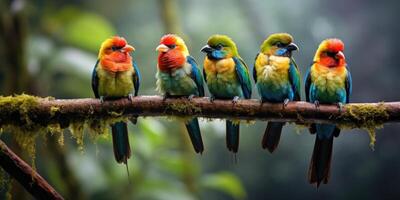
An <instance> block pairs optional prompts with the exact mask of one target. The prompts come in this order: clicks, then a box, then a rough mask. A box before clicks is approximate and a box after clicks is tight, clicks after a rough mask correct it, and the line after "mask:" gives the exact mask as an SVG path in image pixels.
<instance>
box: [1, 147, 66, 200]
mask: <svg viewBox="0 0 400 200" xmlns="http://www.w3.org/2000/svg"><path fill="white" fill-rule="evenodd" d="M0 166H1V167H2V168H3V169H4V170H5V171H6V172H7V173H8V174H10V175H11V176H12V177H13V178H14V179H15V180H17V181H18V182H19V183H20V184H21V185H22V186H23V187H24V188H25V189H26V190H27V191H28V192H29V193H31V194H32V196H34V197H35V198H36V199H63V197H62V196H61V195H60V194H58V193H57V191H56V190H54V188H53V187H51V186H50V185H49V184H48V183H47V181H46V180H44V178H42V177H41V176H40V175H39V174H38V173H37V172H36V171H35V170H33V169H32V168H31V167H30V166H29V165H28V164H26V163H25V162H24V161H23V160H22V159H21V158H19V157H18V156H17V155H16V154H15V153H14V152H12V151H11V150H10V149H9V148H8V147H7V145H6V144H5V143H4V142H3V141H1V140H0Z"/></svg>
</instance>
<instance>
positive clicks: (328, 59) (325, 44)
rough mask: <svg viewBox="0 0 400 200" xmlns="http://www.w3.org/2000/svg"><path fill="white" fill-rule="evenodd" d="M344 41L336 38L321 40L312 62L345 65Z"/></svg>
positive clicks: (335, 65)
mask: <svg viewBox="0 0 400 200" xmlns="http://www.w3.org/2000/svg"><path fill="white" fill-rule="evenodd" d="M343 51H344V43H343V42H342V41H341V40H340V39H337V38H330V39H326V40H324V41H322V42H321V44H320V45H319V47H318V49H317V52H316V53H315V56H314V62H316V63H320V64H322V65H324V66H327V67H338V66H344V65H346V58H345V56H344V54H343Z"/></svg>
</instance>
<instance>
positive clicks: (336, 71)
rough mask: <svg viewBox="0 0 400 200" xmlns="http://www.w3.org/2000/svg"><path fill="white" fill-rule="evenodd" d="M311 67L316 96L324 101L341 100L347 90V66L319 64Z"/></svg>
mask: <svg viewBox="0 0 400 200" xmlns="http://www.w3.org/2000/svg"><path fill="white" fill-rule="evenodd" d="M317 65H318V64H315V65H314V66H313V67H312V68H311V80H312V83H313V84H314V86H315V96H316V98H317V99H320V100H322V101H329V100H332V99H333V100H335V101H336V100H339V99H340V98H341V97H342V96H343V94H342V93H343V92H344V91H345V79H346V68H345V67H334V68H329V67H325V66H317Z"/></svg>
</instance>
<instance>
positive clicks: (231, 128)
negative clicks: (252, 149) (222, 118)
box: [226, 120, 240, 153]
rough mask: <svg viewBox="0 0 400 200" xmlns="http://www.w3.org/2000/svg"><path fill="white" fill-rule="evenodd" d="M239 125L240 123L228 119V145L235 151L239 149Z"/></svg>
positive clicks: (230, 149)
mask: <svg viewBox="0 0 400 200" xmlns="http://www.w3.org/2000/svg"><path fill="white" fill-rule="evenodd" d="M239 127H240V126H239V124H234V123H233V122H232V121H230V120H226V147H227V148H228V150H229V151H232V152H233V153H237V152H238V149H239Z"/></svg>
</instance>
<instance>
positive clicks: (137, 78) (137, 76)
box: [132, 61, 142, 96]
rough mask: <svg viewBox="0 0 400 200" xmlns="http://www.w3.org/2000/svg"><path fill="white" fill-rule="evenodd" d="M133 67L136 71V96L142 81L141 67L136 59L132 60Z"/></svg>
mask: <svg viewBox="0 0 400 200" xmlns="http://www.w3.org/2000/svg"><path fill="white" fill-rule="evenodd" d="M132 65H133V69H134V70H135V73H133V76H132V81H133V85H134V87H135V96H137V95H138V92H139V86H140V82H141V81H142V76H141V75H140V71H139V67H138V66H137V64H136V62H135V61H132Z"/></svg>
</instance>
